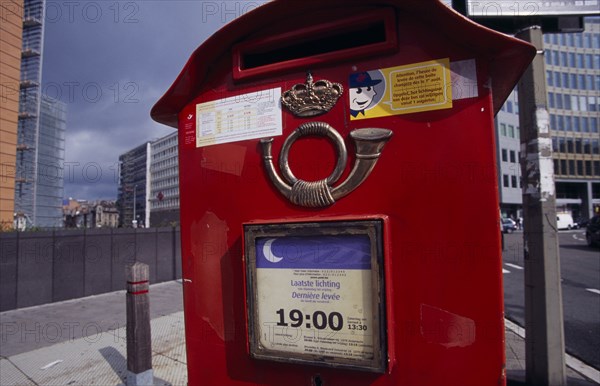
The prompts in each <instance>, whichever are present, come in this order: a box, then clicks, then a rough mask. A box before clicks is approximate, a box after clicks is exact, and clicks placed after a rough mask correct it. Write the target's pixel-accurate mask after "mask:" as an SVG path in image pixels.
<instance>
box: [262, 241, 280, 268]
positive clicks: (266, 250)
mask: <svg viewBox="0 0 600 386" xmlns="http://www.w3.org/2000/svg"><path fill="white" fill-rule="evenodd" d="M274 241H275V239H269V240H267V241H266V242H265V245H264V246H263V254H264V255H265V259H267V260H269V261H270V262H271V263H279V262H280V261H281V260H283V257H279V256H277V255H275V254H274V253H273V249H271V245H272V244H273V242H274Z"/></svg>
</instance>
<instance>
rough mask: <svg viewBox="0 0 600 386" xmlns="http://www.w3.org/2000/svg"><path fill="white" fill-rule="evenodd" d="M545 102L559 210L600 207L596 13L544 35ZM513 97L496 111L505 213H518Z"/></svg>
mask: <svg viewBox="0 0 600 386" xmlns="http://www.w3.org/2000/svg"><path fill="white" fill-rule="evenodd" d="M544 58H545V67H546V90H547V108H548V113H549V114H550V131H551V135H552V150H553V155H552V157H553V161H554V175H555V188H556V206H557V210H558V211H566V212H571V214H572V215H573V217H574V218H575V219H577V218H583V219H587V218H590V217H591V216H592V215H593V213H598V212H600V146H599V145H600V144H599V142H600V133H599V126H598V125H599V121H600V18H586V19H585V31H584V32H582V33H560V34H546V35H544ZM518 113H519V111H518V100H517V96H516V92H513V93H512V94H511V96H510V97H509V98H508V100H507V101H506V103H505V105H504V106H503V107H502V110H501V111H500V112H499V113H498V115H497V116H496V129H497V146H498V165H499V172H498V177H499V181H498V183H499V190H500V204H501V211H502V213H503V215H504V216H506V217H508V216H514V217H520V216H521V206H522V200H521V197H520V195H521V178H520V173H521V171H520V166H519V164H518V162H519V158H520V157H519V152H520V142H519V133H520V130H519V126H518V124H519V119H518Z"/></svg>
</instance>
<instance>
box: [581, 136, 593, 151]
mask: <svg viewBox="0 0 600 386" xmlns="http://www.w3.org/2000/svg"><path fill="white" fill-rule="evenodd" d="M583 153H584V154H592V145H591V141H590V139H589V138H584V139H583Z"/></svg>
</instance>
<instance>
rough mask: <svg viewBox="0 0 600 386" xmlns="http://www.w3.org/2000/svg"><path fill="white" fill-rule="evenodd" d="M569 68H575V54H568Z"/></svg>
mask: <svg viewBox="0 0 600 386" xmlns="http://www.w3.org/2000/svg"><path fill="white" fill-rule="evenodd" d="M569 67H575V53H574V52H569Z"/></svg>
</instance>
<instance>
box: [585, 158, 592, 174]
mask: <svg viewBox="0 0 600 386" xmlns="http://www.w3.org/2000/svg"><path fill="white" fill-rule="evenodd" d="M585 175H586V176H591V175H592V161H585Z"/></svg>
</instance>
